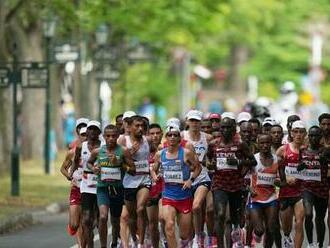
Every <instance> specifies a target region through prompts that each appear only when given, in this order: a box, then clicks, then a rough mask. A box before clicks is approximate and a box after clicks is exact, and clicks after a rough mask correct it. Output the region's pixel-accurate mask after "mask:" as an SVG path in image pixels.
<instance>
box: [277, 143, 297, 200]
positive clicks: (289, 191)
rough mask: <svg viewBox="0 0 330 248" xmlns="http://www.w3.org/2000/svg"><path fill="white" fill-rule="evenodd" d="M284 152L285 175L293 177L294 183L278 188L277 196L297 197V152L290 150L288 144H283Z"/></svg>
mask: <svg viewBox="0 0 330 248" xmlns="http://www.w3.org/2000/svg"><path fill="white" fill-rule="evenodd" d="M284 149H285V153H284V166H285V175H286V176H292V177H295V178H296V179H297V180H296V183H295V184H294V185H286V186H284V187H281V188H280V192H279V197H280V198H288V197H299V196H301V192H302V188H301V186H302V185H301V180H300V178H301V177H300V173H299V172H298V171H297V166H298V165H299V153H296V152H294V151H292V150H291V148H290V144H286V145H285V148H284Z"/></svg>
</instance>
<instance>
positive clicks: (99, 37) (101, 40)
mask: <svg viewBox="0 0 330 248" xmlns="http://www.w3.org/2000/svg"><path fill="white" fill-rule="evenodd" d="M108 35H109V30H108V27H107V25H105V24H102V25H100V26H99V27H98V28H97V29H96V32H95V38H96V44H97V46H98V50H99V51H100V50H102V49H103V48H104V47H105V45H106V43H107V40H108ZM101 52H102V51H101ZM102 70H104V68H103V63H102ZM101 82H102V81H101V80H99V82H98V83H99V87H98V89H99V95H98V100H99V105H98V107H99V109H98V119H99V121H100V123H102V98H101Z"/></svg>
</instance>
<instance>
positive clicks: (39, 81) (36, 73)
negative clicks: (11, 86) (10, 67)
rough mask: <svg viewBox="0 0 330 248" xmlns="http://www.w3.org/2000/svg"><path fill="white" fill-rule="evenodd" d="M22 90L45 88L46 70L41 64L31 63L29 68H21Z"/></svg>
mask: <svg viewBox="0 0 330 248" xmlns="http://www.w3.org/2000/svg"><path fill="white" fill-rule="evenodd" d="M21 77H22V80H21V82H22V87H23V88H45V87H47V78H48V69H47V67H45V66H44V65H43V64H38V63H32V64H31V66H29V67H22V68H21Z"/></svg>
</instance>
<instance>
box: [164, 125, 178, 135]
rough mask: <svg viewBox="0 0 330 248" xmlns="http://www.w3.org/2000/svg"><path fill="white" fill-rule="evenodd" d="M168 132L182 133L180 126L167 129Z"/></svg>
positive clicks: (171, 126)
mask: <svg viewBox="0 0 330 248" xmlns="http://www.w3.org/2000/svg"><path fill="white" fill-rule="evenodd" d="M168 132H179V133H180V127H179V126H178V125H174V124H173V123H172V125H170V126H167V127H166V133H168Z"/></svg>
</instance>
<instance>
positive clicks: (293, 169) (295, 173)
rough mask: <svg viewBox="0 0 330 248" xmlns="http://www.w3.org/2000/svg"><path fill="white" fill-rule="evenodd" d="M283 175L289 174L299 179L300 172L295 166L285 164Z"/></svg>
mask: <svg viewBox="0 0 330 248" xmlns="http://www.w3.org/2000/svg"><path fill="white" fill-rule="evenodd" d="M285 175H287V176H290V177H295V178H297V179H301V174H300V172H299V171H297V167H290V166H286V167H285Z"/></svg>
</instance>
